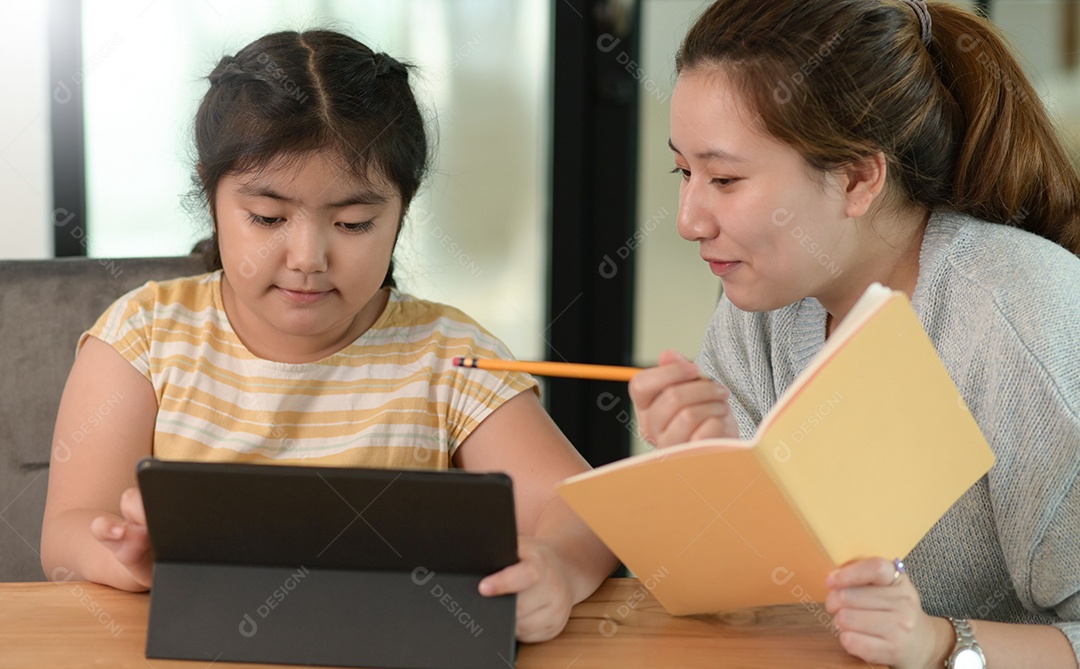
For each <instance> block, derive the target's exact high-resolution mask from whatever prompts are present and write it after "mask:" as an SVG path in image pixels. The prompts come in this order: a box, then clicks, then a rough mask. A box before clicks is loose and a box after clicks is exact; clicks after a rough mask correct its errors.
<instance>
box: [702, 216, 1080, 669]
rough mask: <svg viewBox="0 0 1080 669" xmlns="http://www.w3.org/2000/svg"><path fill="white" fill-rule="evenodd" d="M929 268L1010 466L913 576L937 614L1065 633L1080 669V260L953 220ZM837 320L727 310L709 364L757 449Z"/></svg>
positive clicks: (931, 310)
mask: <svg viewBox="0 0 1080 669" xmlns="http://www.w3.org/2000/svg"><path fill="white" fill-rule="evenodd" d="M919 263H920V265H919V280H918V284H917V286H916V289H915V293H914V295H913V297H912V304H913V306H914V308H915V311H916V312H917V313H918V314H919V317H920V319H921V320H922V324H923V327H925V328H926V331H927V332H928V333H929V335H930V339H931V340H932V341H933V342H934V345H935V347H936V348H937V351H938V353H939V354H940V355H941V358H942V360H944V362H945V367H946V368H947V369H948V370H949V373H950V374H951V376H952V379H953V381H954V382H955V383H956V385H957V386H958V387H959V389H960V392H961V393H962V394H963V397H964V400H965V401H966V402H967V404H968V406H969V407H970V408H971V411H972V413H973V414H974V415H975V419H976V421H977V422H978V424H979V426H980V427H981V428H982V431H983V434H985V435H986V438H987V440H988V441H989V442H990V445H991V447H992V448H993V450H994V453H995V454H996V456H997V462H996V464H995V465H994V467H993V469H991V470H990V472H989V473H988V474H987V475H986V476H984V477H983V478H982V479H981V480H980V481H979V482H978V483H976V484H975V485H974V486H973V487H972V488H971V489H970V490H969V491H968V492H967V493H966V494H965V495H964V496H963V497H962V498H961V499H960V500H959V501H958V502H957V503H956V504H955V505H954V506H953V507H952V509H950V510H949V511H948V513H946V514H945V516H944V517H943V518H942V519H941V520H940V521H939V522H938V523H937V524H936V525H935V526H934V527H933V529H931V530H930V533H929V534H927V536H926V537H925V538H924V539H923V540H922V541H921V542H920V543H919V544H918V546H916V547H915V549H914V550H913V551H912V552H911V554H910V555H909V556H907V558H906V563H907V565H908V568H909V572H908V573H909V574H910V575H911V578H912V581H913V582H914V584H915V586H916V587H917V588H918V590H919V594H920V595H921V597H922V602H923V607H924V609H925V610H926V611H927V613H930V614H931V615H952V616H957V617H967V618H974V619H982V620H997V621H1003V622H1011V623H1041V624H1052V625H1055V626H1056V627H1058V628H1059V629H1061V630H1062V631H1063V632H1064V633H1065V634H1066V635H1067V636H1068V638H1069V640H1070V642H1071V643H1072V646H1073V650H1074V651H1075V652H1076V653H1077V657H1078V658H1080V622H1078V621H1080V485H1078V483H1077V479H1078V476H1080V259H1078V258H1077V257H1076V256H1075V255H1073V254H1071V253H1069V252H1068V251H1066V250H1065V249H1064V248H1062V247H1060V246H1058V245H1056V244H1053V243H1051V242H1049V241H1047V240H1045V239H1042V238H1041V237H1037V236H1035V235H1032V234H1029V233H1026V232H1023V231H1021V230H1017V229H1015V228H1011V227H1006V226H1003V225H996V224H992V223H987V222H984V221H980V220H977V219H974V218H971V217H968V216H962V215H958V214H952V213H938V214H935V215H934V216H932V217H931V220H930V224H929V226H928V228H927V231H926V235H925V238H924V240H923V245H922V251H921V255H920V258H919ZM825 316H826V312H825V310H824V308H822V306H821V304H820V303H819V302H818V301H817V300H815V299H813V298H807V299H804V300H802V301H800V302H797V303H795V304H792V305H790V306H787V307H784V308H782V309H778V310H776V311H771V312H763V313H751V312H745V311H741V310H739V309H738V308H736V307H735V306H734V305H732V304H731V302H729V301H727V300H726V299H722V300H721V302H720V305H719V306H718V308H717V310H716V313H715V315H714V316H713V319H712V322H711V324H710V325H709V329H708V331H707V333H706V335H705V341H704V344H703V347H702V352H701V355H700V357H699V359H698V364H699V365H700V366H701V368H702V369H703V370H704V371H705V372H706V373H707V374H709V375H710V376H711V377H713V378H714V379H716V380H718V381H720V382H721V383H724V384H725V385H727V386H729V387H730V388H731V407H732V412H733V413H734V415H735V417H736V419H737V420H738V423H739V430H740V432H741V433H742V436H743V437H744V438H748V437H749V436H751V435H752V434H753V432H754V430H755V428H756V427H757V425H758V423H760V422H761V419H762V417H763V416H764V415H765V414H766V413H767V412H768V410H769V408H770V407H772V405H773V403H774V402H775V401H776V399H777V398H778V397H779V396H780V394H781V393H782V392H784V389H785V388H787V387H788V385H790V384H791V382H792V381H793V380H794V379H795V377H796V376H797V375H798V374H799V372H800V371H802V370H803V369H804V368H805V367H806V365H807V363H808V362H810V359H811V358H813V356H814V355H815V354H816V353H817V352H818V351H819V350H820V349H821V347H822V345H823V344H824V343H825ZM912 494H913V495H917V494H919V491H918V490H912ZM882 557H892V556H888V555H886V556H882Z"/></svg>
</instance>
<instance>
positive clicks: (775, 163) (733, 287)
mask: <svg viewBox="0 0 1080 669" xmlns="http://www.w3.org/2000/svg"><path fill="white" fill-rule="evenodd" d="M671 148H672V150H673V151H674V157H675V166H676V171H677V172H680V173H681V174H682V184H681V186H680V189H679V215H678V228H679V234H680V235H682V237H683V238H684V239H686V240H688V241H693V242H697V243H698V245H699V247H700V253H701V257H702V259H703V260H705V261H706V262H708V263H709V267H710V269H712V271H713V273H714V274H716V275H717V276H719V277H720V278H721V281H722V282H723V284H724V292H725V294H726V295H727V297H728V299H730V300H731V302H732V303H734V304H735V306H737V307H739V308H740V309H743V310H746V311H767V310H772V309H778V308H780V307H783V306H786V305H788V304H791V303H793V302H796V301H798V300H800V299H802V298H804V297H807V296H814V297H818V298H819V299H821V298H823V297H827V296H829V295H830V294H834V293H838V292H839V291H840V289H841V284H842V283H843V281H844V278H843V275H844V272H845V270H846V269H847V267H848V265H849V264H850V263H851V262H852V260H853V259H854V257H855V248H856V243H857V239H856V232H855V227H854V224H855V221H854V219H851V218H848V217H847V216H846V215H845V205H846V200H845V198H844V188H845V183H846V181H845V180H844V178H843V177H838V176H836V175H834V174H832V173H822V172H820V171H817V170H814V169H813V168H811V167H810V166H809V165H808V164H807V163H806V161H805V160H804V159H803V157H802V156H801V155H800V154H799V153H798V152H797V151H796V150H795V149H793V148H791V147H790V146H788V145H787V144H784V143H782V142H780V141H778V140H776V139H774V138H772V137H770V136H767V135H766V134H765V132H764V131H763V130H762V128H761V127H760V124H759V122H758V118H757V115H756V114H752V113H751V112H750V111H749V107H748V106H747V105H745V104H744V103H743V101H742V99H741V94H740V93H739V92H738V91H737V90H736V89H735V87H734V86H733V85H731V83H730V82H729V80H728V79H727V77H725V76H724V74H723V72H722V71H721V70H718V69H715V68H710V69H704V70H690V71H685V72H684V73H683V74H682V75H680V76H679V79H678V81H677V83H676V85H675V91H674V93H673V95H672V98H671Z"/></svg>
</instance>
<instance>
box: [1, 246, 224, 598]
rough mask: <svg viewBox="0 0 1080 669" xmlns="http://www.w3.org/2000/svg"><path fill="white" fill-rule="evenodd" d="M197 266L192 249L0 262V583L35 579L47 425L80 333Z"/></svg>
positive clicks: (45, 472)
mask: <svg viewBox="0 0 1080 669" xmlns="http://www.w3.org/2000/svg"><path fill="white" fill-rule="evenodd" d="M202 271H203V265H202V261H201V259H200V258H198V257H196V256H188V257H177V258H126V259H118V260H104V259H102V260H98V259H87V258H78V259H74V258H72V259H57V260H0V581H39V580H44V578H45V575H44V573H43V572H42V570H41V563H40V557H39V544H40V541H41V517H42V513H43V511H44V508H45V491H46V484H47V482H48V475H49V450H50V448H51V445H52V434H53V425H54V423H55V421H56V410H57V407H58V406H59V404H60V393H61V391H62V390H63V388H64V382H65V380H66V379H67V374H68V371H69V370H70V369H71V364H72V362H73V361H74V359H75V343H76V341H78V337H79V334H80V333H82V332H83V331H84V330H86V329H87V328H89V327H90V326H91V325H93V323H94V321H95V320H97V317H98V316H99V315H101V313H102V312H103V311H104V310H105V308H106V307H107V306H108V305H109V304H110V303H112V301H113V300H115V299H116V298H117V297H119V296H120V295H123V294H124V293H125V292H127V291H128V290H131V289H132V288H135V287H136V286H139V285H141V284H143V283H145V282H146V281H148V280H151V279H168V278H172V277H176V276H186V275H191V274H198V273H200V272H202Z"/></svg>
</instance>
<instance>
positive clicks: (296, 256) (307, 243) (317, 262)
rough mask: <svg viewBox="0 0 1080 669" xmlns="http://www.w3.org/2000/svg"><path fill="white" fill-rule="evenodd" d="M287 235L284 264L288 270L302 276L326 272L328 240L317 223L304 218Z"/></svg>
mask: <svg viewBox="0 0 1080 669" xmlns="http://www.w3.org/2000/svg"><path fill="white" fill-rule="evenodd" d="M287 234H288V235H289V238H288V240H287V242H286V243H287V244H288V249H289V251H288V258H287V260H286V263H287V266H288V268H289V269H293V270H297V271H300V272H303V273H304V274H314V273H318V272H325V271H326V268H327V264H328V263H327V250H328V247H329V240H327V239H326V233H325V231H324V230H323V226H322V225H319V223H318V221H316V220H314V219H312V218H307V217H305V218H303V219H301V220H300V221H299V222H297V223H296V224H295V225H294V226H293V229H292V230H291V231H289V232H288V233H287Z"/></svg>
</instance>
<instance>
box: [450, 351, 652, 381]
mask: <svg viewBox="0 0 1080 669" xmlns="http://www.w3.org/2000/svg"><path fill="white" fill-rule="evenodd" d="M454 366H456V367H472V368H475V369H489V370H492V371H500V372H525V373H527V374H535V375H537V376H563V377H566V378H570V379H595V380H597V381H629V380H630V378H631V377H632V376H634V374H637V373H638V372H640V371H641V369H639V368H638V367H617V366H614V365H585V364H580V365H579V364H577V363H573V362H526V361H524V360H488V359H485V358H463V357H460V356H459V357H456V358H454Z"/></svg>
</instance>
